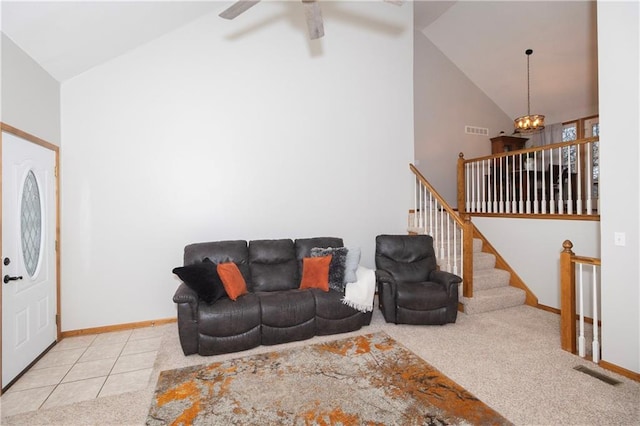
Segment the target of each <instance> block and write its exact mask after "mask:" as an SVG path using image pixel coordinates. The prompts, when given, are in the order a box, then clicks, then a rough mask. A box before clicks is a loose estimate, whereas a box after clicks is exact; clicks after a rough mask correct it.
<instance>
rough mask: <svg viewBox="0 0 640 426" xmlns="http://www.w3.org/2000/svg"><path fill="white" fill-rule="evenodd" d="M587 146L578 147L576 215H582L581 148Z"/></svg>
mask: <svg viewBox="0 0 640 426" xmlns="http://www.w3.org/2000/svg"><path fill="white" fill-rule="evenodd" d="M581 146H586V145H576V173H577V175H576V183H577V185H578V188H577V189H578V194H577V197H576V214H582V167H581V164H580V147H581Z"/></svg>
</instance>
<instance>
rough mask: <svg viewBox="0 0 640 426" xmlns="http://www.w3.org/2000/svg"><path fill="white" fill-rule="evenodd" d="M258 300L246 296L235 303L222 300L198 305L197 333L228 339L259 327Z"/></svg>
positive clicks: (253, 295) (251, 296)
mask: <svg viewBox="0 0 640 426" xmlns="http://www.w3.org/2000/svg"><path fill="white" fill-rule="evenodd" d="M260 314H261V313H260V300H259V298H258V296H256V295H255V294H246V295H244V296H243V297H240V298H238V300H236V301H235V302H234V301H232V300H230V299H227V298H224V299H220V300H218V301H217V302H216V303H214V304H213V305H204V306H203V305H200V306H199V309H198V333H199V334H200V335H205V336H213V337H229V336H235V335H237V334H242V333H245V332H247V331H250V330H253V329H255V328H256V327H258V328H259V327H260Z"/></svg>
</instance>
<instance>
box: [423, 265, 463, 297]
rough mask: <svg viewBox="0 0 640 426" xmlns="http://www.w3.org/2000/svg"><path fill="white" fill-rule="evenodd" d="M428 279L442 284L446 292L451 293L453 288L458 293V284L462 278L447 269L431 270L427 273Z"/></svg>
mask: <svg viewBox="0 0 640 426" xmlns="http://www.w3.org/2000/svg"><path fill="white" fill-rule="evenodd" d="M429 281H432V282H434V283H438V284H442V285H443V286H444V288H445V289H446V290H447V294H449V295H451V292H452V291H453V290H454V289H455V291H456V295H457V293H458V284H460V283H461V282H462V278H460V277H459V276H457V275H455V274H452V273H451V272H447V271H439V270H437V269H436V270H433V271H431V272H430V273H429Z"/></svg>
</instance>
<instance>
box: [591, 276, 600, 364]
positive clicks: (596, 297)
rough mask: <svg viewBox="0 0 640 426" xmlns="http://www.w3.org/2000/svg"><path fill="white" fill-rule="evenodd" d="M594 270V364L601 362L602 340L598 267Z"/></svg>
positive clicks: (592, 350) (592, 348)
mask: <svg viewBox="0 0 640 426" xmlns="http://www.w3.org/2000/svg"><path fill="white" fill-rule="evenodd" d="M591 266H592V268H593V343H592V347H591V352H592V353H593V362H595V363H596V364H597V363H599V362H600V339H599V338H598V304H599V303H598V301H599V300H600V297H599V295H600V292H599V291H598V275H597V273H596V272H597V271H596V265H591Z"/></svg>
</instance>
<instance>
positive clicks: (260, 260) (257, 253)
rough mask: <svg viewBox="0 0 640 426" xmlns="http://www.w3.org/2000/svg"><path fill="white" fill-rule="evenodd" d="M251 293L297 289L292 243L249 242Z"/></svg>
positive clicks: (296, 271) (289, 241)
mask: <svg viewBox="0 0 640 426" xmlns="http://www.w3.org/2000/svg"><path fill="white" fill-rule="evenodd" d="M249 271H250V274H251V291H254V292H256V291H278V290H290V289H294V288H298V287H299V285H298V283H299V278H298V275H297V274H298V268H297V263H296V256H295V249H294V245H293V241H292V240H290V239H280V240H253V241H250V242H249Z"/></svg>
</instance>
